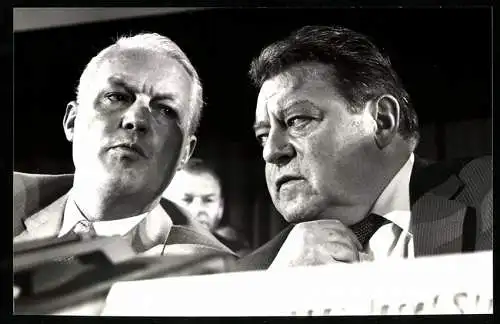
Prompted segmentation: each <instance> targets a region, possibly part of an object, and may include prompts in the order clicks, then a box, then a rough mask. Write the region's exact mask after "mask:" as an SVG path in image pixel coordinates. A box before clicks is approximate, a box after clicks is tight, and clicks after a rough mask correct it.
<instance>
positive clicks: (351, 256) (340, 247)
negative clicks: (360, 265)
mask: <svg viewBox="0 0 500 324" xmlns="http://www.w3.org/2000/svg"><path fill="white" fill-rule="evenodd" d="M321 253H323V254H328V255H329V256H330V258H332V259H334V260H336V261H340V262H349V263H351V262H359V251H358V250H357V249H356V248H355V247H354V246H352V245H350V244H345V243H339V242H334V243H331V242H330V243H328V244H326V245H323V246H322V247H321Z"/></svg>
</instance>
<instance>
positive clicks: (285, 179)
mask: <svg viewBox="0 0 500 324" xmlns="http://www.w3.org/2000/svg"><path fill="white" fill-rule="evenodd" d="M297 180H304V178H303V177H300V176H294V175H285V176H281V177H279V178H278V180H276V189H277V190H278V191H279V190H280V189H281V187H282V186H283V185H284V184H286V183H288V182H290V181H297Z"/></svg>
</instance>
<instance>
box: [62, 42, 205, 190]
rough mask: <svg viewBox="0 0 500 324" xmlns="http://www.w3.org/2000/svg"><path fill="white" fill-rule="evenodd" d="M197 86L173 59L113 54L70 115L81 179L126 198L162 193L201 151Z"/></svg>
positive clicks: (70, 133) (139, 51) (70, 107)
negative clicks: (194, 128)
mask: <svg viewBox="0 0 500 324" xmlns="http://www.w3.org/2000/svg"><path fill="white" fill-rule="evenodd" d="M191 87H192V80H191V78H190V76H189V75H188V74H187V72H186V71H185V70H184V68H183V67H182V65H181V64H179V63H178V62H177V61H176V60H174V59H172V58H170V57H168V56H165V55H162V54H159V53H156V52H153V51H150V50H143V49H127V50H116V51H113V50H112V51H110V53H107V54H106V55H105V57H104V59H103V60H102V62H100V64H99V65H98V67H97V70H96V71H95V73H93V74H92V82H91V83H89V84H87V85H86V86H85V87H82V89H80V91H83V93H81V96H79V98H81V99H82V100H81V101H80V102H78V103H70V104H69V105H68V109H67V112H66V116H65V121H64V126H65V131H66V135H67V138H68V139H69V140H70V141H72V142H73V160H74V163H75V169H76V174H78V173H80V175H81V176H80V179H81V178H82V177H85V178H86V179H85V181H94V182H99V183H102V184H104V186H106V187H107V188H108V190H115V191H117V192H121V193H122V194H125V193H127V194H128V193H129V194H137V193H140V194H142V195H159V194H160V193H161V192H162V191H163V190H164V188H165V187H166V185H167V184H168V182H169V181H170V179H171V177H172V176H173V174H174V171H175V169H176V167H177V166H178V164H179V161H180V159H181V158H182V157H186V156H189V155H190V154H191V152H192V149H193V148H194V143H195V139H194V137H189V134H188V132H187V126H188V124H189V118H190V116H191V113H190V99H191V91H192V89H191ZM82 175H83V176H82Z"/></svg>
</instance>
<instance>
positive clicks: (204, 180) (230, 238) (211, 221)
mask: <svg viewBox="0 0 500 324" xmlns="http://www.w3.org/2000/svg"><path fill="white" fill-rule="evenodd" d="M163 196H164V197H165V198H167V199H169V200H171V201H173V202H175V203H177V204H179V206H181V207H183V208H184V209H185V210H186V211H188V212H189V213H190V215H191V217H192V218H193V219H194V220H196V221H197V222H199V223H200V224H202V225H203V226H204V227H206V228H207V229H208V230H209V231H210V232H211V233H212V234H213V235H214V236H215V237H216V238H217V239H218V240H219V241H221V242H222V243H224V244H225V245H226V246H228V247H229V248H231V249H232V250H233V251H235V252H237V253H238V254H243V253H246V251H247V250H248V248H249V246H248V243H247V242H246V240H245V239H244V238H243V237H242V235H241V233H238V232H237V231H236V230H235V229H234V228H232V227H230V226H227V225H226V226H224V225H222V223H221V222H222V221H223V214H224V194H223V186H222V181H221V179H220V178H219V176H218V175H217V173H216V172H215V170H214V169H213V168H212V167H210V166H209V165H208V164H207V163H205V162H204V161H203V160H202V159H198V158H192V159H190V160H189V161H188V162H187V163H186V164H185V165H184V167H183V168H182V169H181V170H179V171H178V172H177V173H176V175H175V176H174V178H173V179H172V182H171V183H170V185H169V186H168V187H167V189H166V190H165V192H164V193H163Z"/></svg>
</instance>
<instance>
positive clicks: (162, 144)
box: [153, 123, 183, 160]
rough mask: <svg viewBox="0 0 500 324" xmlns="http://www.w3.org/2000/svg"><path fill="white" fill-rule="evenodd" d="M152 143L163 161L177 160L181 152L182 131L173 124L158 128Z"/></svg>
mask: <svg viewBox="0 0 500 324" xmlns="http://www.w3.org/2000/svg"><path fill="white" fill-rule="evenodd" d="M153 141H154V145H155V146H156V147H157V150H158V151H159V153H160V155H161V158H162V159H163V160H165V159H167V160H177V158H178V157H179V156H180V154H181V150H182V141H183V131H182V130H181V128H180V127H179V126H178V125H177V124H174V123H172V124H170V125H168V126H162V127H158V128H157V130H156V132H155V136H154V140H153Z"/></svg>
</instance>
